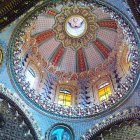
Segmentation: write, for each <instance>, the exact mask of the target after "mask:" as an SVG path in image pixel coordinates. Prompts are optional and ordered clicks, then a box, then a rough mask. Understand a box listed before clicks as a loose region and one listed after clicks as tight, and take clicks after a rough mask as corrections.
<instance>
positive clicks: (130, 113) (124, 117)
mask: <svg viewBox="0 0 140 140" xmlns="http://www.w3.org/2000/svg"><path fill="white" fill-rule="evenodd" d="M135 119H140V108H139V107H132V108H129V109H125V110H123V111H122V112H116V113H115V114H114V115H111V116H110V117H108V118H107V119H105V120H103V121H102V122H101V123H98V124H95V125H94V127H92V128H91V129H89V130H88V131H87V132H86V133H85V134H84V135H83V136H82V137H81V140H94V139H95V138H97V136H100V135H101V134H102V132H103V131H106V130H110V128H111V127H112V126H114V125H116V124H118V125H119V124H121V123H122V122H124V121H131V120H135Z"/></svg>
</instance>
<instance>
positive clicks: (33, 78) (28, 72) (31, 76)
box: [25, 67, 37, 88]
mask: <svg viewBox="0 0 140 140" xmlns="http://www.w3.org/2000/svg"><path fill="white" fill-rule="evenodd" d="M25 75H26V78H27V80H28V81H29V83H30V87H31V88H34V85H35V81H36V77H37V76H36V73H35V71H34V70H33V69H32V68H31V67H29V68H27V70H26V72H25Z"/></svg>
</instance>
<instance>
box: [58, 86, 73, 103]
mask: <svg viewBox="0 0 140 140" xmlns="http://www.w3.org/2000/svg"><path fill="white" fill-rule="evenodd" d="M58 104H61V105H64V106H71V105H72V91H71V90H70V89H68V88H65V87H61V88H60V90H59V96H58Z"/></svg>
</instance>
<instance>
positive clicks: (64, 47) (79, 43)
mask: <svg viewBox="0 0 140 140" xmlns="http://www.w3.org/2000/svg"><path fill="white" fill-rule="evenodd" d="M136 37H137V36H136V35H135V31H134V30H133V27H131V25H130V23H129V21H128V20H127V19H126V18H125V17H123V15H121V13H118V12H117V11H116V10H115V9H113V8H112V9H111V8H108V6H107V5H105V4H104V3H98V2H97V3H88V4H86V3H85V2H77V3H72V2H68V3H65V4H64V3H60V4H57V5H55V4H50V5H49V6H48V5H47V4H44V5H42V6H40V7H39V8H37V9H35V10H34V11H33V12H31V13H30V14H29V15H27V16H26V17H25V18H24V19H23V20H22V21H21V22H20V23H19V25H18V26H17V27H16V29H15V31H14V33H13V35H12V38H11V42H10V44H9V45H10V52H9V57H10V63H9V68H10V69H9V70H10V75H11V76H12V80H13V81H14V85H15V86H16V87H17V89H18V90H19V92H20V94H21V95H23V97H25V98H27V99H28V101H30V103H31V104H32V103H33V104H35V105H36V106H37V107H38V108H40V109H42V110H44V111H47V112H48V111H49V112H51V113H55V114H59V115H63V116H70V117H82V116H83V117H86V116H93V115H95V114H97V113H99V112H103V111H104V110H106V109H107V108H110V107H112V106H113V105H115V104H117V103H118V102H119V101H120V100H122V99H124V98H126V97H127V96H128V95H129V94H130V91H131V90H132V89H133V86H134V85H135V82H134V81H136V80H135V78H136V74H137V66H138V52H137V50H138V48H137V38H136ZM107 86H108V88H107V89H108V91H106V92H108V95H106V96H107V97H105V96H104V97H103V94H104V93H103V92H102V91H101V90H100V89H103V87H107ZM64 89H65V90H64ZM98 92H99V94H98ZM62 93H64V94H65V95H63V97H61V96H62ZM66 93H67V94H66ZM60 94H61V96H59V95H60ZM64 96H65V97H64ZM100 97H101V98H100ZM60 98H61V100H60ZM62 98H63V99H62ZM64 98H65V99H64ZM64 100H65V101H66V100H67V101H68V102H67V103H65V104H64Z"/></svg>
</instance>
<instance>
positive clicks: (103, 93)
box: [98, 83, 111, 101]
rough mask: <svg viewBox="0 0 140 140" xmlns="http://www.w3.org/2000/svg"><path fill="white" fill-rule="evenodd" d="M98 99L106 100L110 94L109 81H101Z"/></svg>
mask: <svg viewBox="0 0 140 140" xmlns="http://www.w3.org/2000/svg"><path fill="white" fill-rule="evenodd" d="M98 95H99V100H100V101H103V100H108V98H109V96H110V95H111V87H110V84H109V83H103V84H102V85H100V87H99V89H98Z"/></svg>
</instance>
